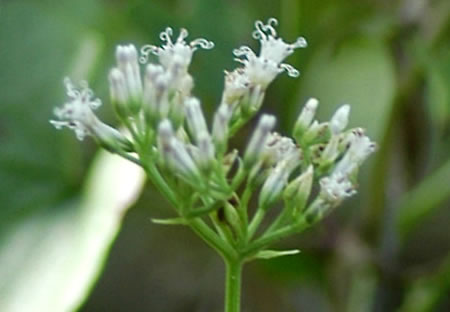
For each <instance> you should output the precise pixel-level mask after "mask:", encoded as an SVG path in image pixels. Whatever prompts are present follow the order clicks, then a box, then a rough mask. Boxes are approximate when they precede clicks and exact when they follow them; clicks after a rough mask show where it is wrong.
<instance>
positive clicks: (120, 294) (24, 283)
mask: <svg viewBox="0 0 450 312" xmlns="http://www.w3.org/2000/svg"><path fill="white" fill-rule="evenodd" d="M271 16H273V17H276V18H278V20H279V22H280V26H279V28H278V30H279V33H280V35H281V36H282V37H283V38H284V39H285V40H286V41H288V42H292V41H294V40H295V38H296V37H297V36H299V35H302V36H305V37H306V38H307V40H308V43H309V47H308V48H307V49H300V50H299V51H297V52H296V53H295V54H294V55H293V56H291V57H290V58H289V59H288V60H287V62H288V63H290V64H292V65H294V66H295V67H296V68H299V69H300V71H301V76H300V77H299V78H298V79H291V78H289V77H288V76H287V75H281V76H280V77H279V78H278V79H277V80H276V81H275V82H274V83H273V84H272V85H271V86H270V88H269V90H268V93H267V97H266V99H265V104H264V106H263V109H262V110H263V111H265V112H269V113H273V114H276V115H277V116H279V122H278V130H279V131H281V132H282V133H285V134H287V133H289V131H290V130H291V128H292V125H293V123H294V121H295V118H296V115H297V113H298V112H299V111H300V109H301V107H302V105H303V103H304V102H305V100H306V99H307V98H309V97H311V96H314V97H317V98H318V99H319V100H320V103H321V106H320V109H319V117H320V118H321V119H322V120H326V119H328V118H329V117H330V115H331V114H332V112H333V111H334V110H335V109H336V108H337V107H338V106H339V105H341V104H344V103H350V104H351V105H352V112H351V117H350V126H363V127H365V128H366V129H367V133H368V135H369V136H371V137H372V138H373V139H374V140H375V141H377V142H378V144H379V149H378V151H377V153H376V154H375V155H374V156H372V157H371V160H370V161H369V162H368V164H367V165H365V166H364V168H363V170H362V172H361V177H360V178H361V179H360V189H359V194H358V195H357V196H355V197H354V198H352V199H351V200H348V201H346V202H345V203H344V204H343V205H342V207H340V208H339V209H338V210H337V211H335V212H334V213H333V214H332V215H331V216H329V217H328V218H327V219H326V220H325V221H324V222H323V223H322V224H320V225H318V226H316V227H314V228H313V229H311V230H308V231H307V232H306V233H304V234H301V235H297V236H295V237H292V238H291V239H289V240H287V241H283V242H282V243H281V244H280V245H279V246H277V247H279V248H281V247H286V248H299V249H301V251H302V252H301V253H300V254H299V255H296V256H291V257H285V258H280V259H276V260H270V261H258V262H254V263H252V264H250V265H248V266H246V269H245V272H244V286H243V306H244V310H243V311H258V312H265V311H319V312H320V311H349V312H353V311H355V312H357V311H403V312H410V311H412V312H415V311H418V312H419V311H448V310H450V300H449V296H448V293H449V292H450V252H449V251H450V235H449V230H448V229H449V221H450V208H449V207H450V201H449V198H450V157H449V156H450V3H449V2H448V1H446V0H440V1H439V0H435V1H426V0H409V1H407V0H404V1H388V0H378V1H375V0H341V1H335V0H334V1H333V0H323V1H314V0H305V1H300V0H298V1H295V0H284V1H268V0H265V1H262V0H259V1H257V0H252V1H239V0H228V1H225V0H223V1H219V0H193V1H188V0H178V1H175V0H172V1H163V0H159V1H138V0H130V1H119V0H109V1H106V0H103V1H99V0H77V1H68V0H61V1H50V0H40V1H32V0H29V1H25V0H14V1H7V0H2V1H1V2H0V311H39V312H40V311H66V310H68V309H70V307H69V306H66V305H64V304H59V303H56V302H57V301H58V300H57V298H59V297H61V296H63V294H65V293H70V292H73V291H74V285H75V284H73V283H69V282H68V276H85V277H86V278H85V279H84V280H82V281H78V282H76V286H77V287H80V289H84V290H83V291H80V295H79V296H77V297H76V298H77V299H76V300H75V303H73V305H72V306H71V307H74V306H75V307H76V306H78V305H79V304H80V307H79V310H80V311H86V312H87V311H207V312H210V311H220V310H221V309H222V308H221V307H222V301H223V293H222V291H223V289H222V288H223V285H222V284H223V264H222V263H221V260H220V259H219V257H217V256H216V255H215V254H214V253H213V252H212V251H211V250H209V249H208V248H207V247H206V246H205V245H204V244H203V243H202V242H201V241H200V240H198V239H197V238H196V237H195V236H194V235H193V234H192V233H191V232H190V231H189V230H188V229H186V228H181V227H180V228H178V227H165V226H160V225H155V224H152V223H151V222H150V219H151V218H157V217H167V216H171V212H170V210H169V209H168V208H169V207H168V203H167V202H166V201H165V200H164V199H163V198H162V197H161V196H160V195H159V194H157V193H156V192H155V191H154V190H153V188H152V186H151V185H147V187H145V188H144V190H143V192H142V194H141V196H140V198H139V200H138V201H137V202H136V204H134V205H133V206H132V207H130V210H128V211H127V213H121V214H117V213H116V211H112V210H108V209H104V210H102V211H103V212H102V213H103V214H102V215H101V216H102V218H100V219H99V218H98V211H99V210H101V208H99V207H106V206H105V205H107V204H108V201H107V200H106V201H105V198H106V197H108V191H109V192H111V191H112V190H113V186H111V189H109V184H108V182H107V181H108V180H106V182H104V183H105V185H102V187H103V188H102V189H101V190H98V185H96V184H95V183H94V182H92V181H96V180H95V178H90V179H86V176H87V175H88V173H89V172H90V171H91V172H92V170H94V172H95V168H97V167H98V166H99V163H101V161H97V162H95V163H94V165H92V159H93V157H94V156H95V154H96V153H97V147H96V146H95V144H94V143H93V142H92V141H91V140H85V141H83V142H82V143H80V142H79V141H77V140H76V138H75V136H74V135H73V134H72V133H69V131H67V130H66V131H63V132H61V131H56V130H55V129H54V128H52V127H51V125H50V124H49V122H48V120H49V119H50V118H51V116H52V109H53V107H55V106H58V105H60V104H62V103H63V102H64V100H65V94H64V87H63V84H62V80H63V78H64V77H65V76H66V75H70V76H71V77H72V78H74V80H78V79H87V80H89V82H90V85H91V86H92V88H93V89H94V90H95V92H96V94H97V95H98V96H99V97H100V98H102V99H103V102H104V105H103V106H102V107H101V108H100V110H99V115H100V116H101V118H102V119H103V120H105V121H106V122H108V123H110V124H113V125H114V124H116V122H115V119H114V116H113V112H112V109H111V107H110V105H109V101H108V94H109V92H108V85H107V74H108V71H109V68H110V67H111V66H113V64H114V49H115V46H116V45H117V44H124V43H134V44H135V45H137V46H141V45H143V44H146V43H152V44H159V32H160V31H162V30H163V29H164V28H165V27H166V26H169V25H170V26H172V27H173V28H174V29H178V28H179V27H186V28H187V29H188V30H189V31H190V37H189V38H190V39H194V38H197V37H205V38H208V39H210V40H212V41H214V42H215V44H216V46H215V48H214V49H213V50H211V51H198V52H197V53H196V54H195V57H194V62H193V64H192V66H191V68H190V72H191V73H192V75H193V76H194V78H195V84H196V86H195V89H194V93H195V94H196V95H197V96H198V97H200V98H201V99H202V104H203V106H204V107H205V109H206V111H207V114H208V115H209V117H210V116H211V115H212V113H213V111H214V109H215V107H216V105H217V104H218V102H219V100H220V95H221V90H222V86H223V70H231V69H233V68H234V67H235V66H237V64H236V63H234V62H233V56H232V53H231V52H232V49H233V48H236V47H238V46H240V45H242V44H248V45H250V46H251V47H253V48H257V47H258V44H257V42H256V41H255V40H253V39H252V38H251V32H252V30H253V23H254V21H255V20H257V19H262V20H266V19H267V18H269V17H271ZM175 33H177V32H176V31H175ZM252 127H253V124H252V123H251V124H250V125H249V126H248V127H246V128H245V129H244V130H243V133H242V135H241V136H238V137H237V139H236V140H235V141H234V142H233V145H234V146H237V147H242V146H243V145H244V144H245V142H246V140H245V138H246V137H247V136H246V134H248V133H249V132H250V131H251V129H252ZM90 168H92V169H90ZM90 176H91V177H92V176H94V177H95V174H92V173H91V174H90ZM86 181H87V182H86ZM89 181H90V182H89ZM122 183H125V184H127V181H122ZM116 187H119V188H120V185H118V186H116ZM94 193H95V194H103V195H102V196H100V197H98V198H97V197H95V196H92V195H91V194H94ZM86 198H88V199H86ZM92 198H94V199H95V200H94V199H92ZM90 205H91V206H92V207H91V206H90ZM86 207H90V208H86ZM108 207H109V206H108ZM123 209H125V208H123ZM96 218H97V219H96ZM103 218H104V219H103ZM109 218H112V219H111V220H114V222H111V223H108V222H107V221H106V220H110V219H109ZM93 219H95V220H96V222H97V221H98V220H100V221H99V222H98V223H95V222H92V220H93ZM101 220H105V225H104V226H103V224H102V221H101ZM122 222H123V224H122V225H121V223H122ZM119 229H120V232H118V231H119ZM117 233H118V236H117V238H116V240H115V242H114V244H113V245H112V248H111V249H110V250H109V255H108V254H107V253H108V248H109V246H110V244H111V243H112V241H113V240H114V239H115V237H116V234H117ZM94 237H95V238H94ZM97 243H98V245H95V244H97ZM92 246H97V247H98V248H97V247H96V248H94V251H92V250H90V251H89V252H87V251H86V250H88V249H89V247H92ZM91 249H92V248H91ZM106 256H107V258H106V260H105V257H106ZM80 263H91V265H92V266H93V267H95V268H94V269H92V270H87V269H86V267H85V266H84V264H83V265H80ZM99 273H101V274H100V275H99ZM97 276H99V279H98V281H97V282H96V284H91V283H92V282H93V281H94V280H95V278H96V277H97ZM90 287H91V290H92V292H91V293H90V295H88V296H85V293H88V292H89V291H88V290H89V289H90ZM75 288H76V287H75ZM11 298H15V299H14V300H18V301H20V302H21V306H22V308H18V309H16V310H13V309H12V308H10V307H11V306H8V302H10V301H12V299H11ZM2 304H3V306H2ZM2 307H3V308H2ZM24 307H25V310H24ZM21 309H22V310H21Z"/></svg>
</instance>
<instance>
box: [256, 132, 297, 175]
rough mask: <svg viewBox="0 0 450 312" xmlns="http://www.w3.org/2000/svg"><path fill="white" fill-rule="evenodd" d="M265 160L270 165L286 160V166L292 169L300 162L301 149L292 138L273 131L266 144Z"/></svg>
mask: <svg viewBox="0 0 450 312" xmlns="http://www.w3.org/2000/svg"><path fill="white" fill-rule="evenodd" d="M263 154H264V156H263V157H264V160H265V161H266V163H267V164H268V165H269V166H272V165H276V164H278V163H280V162H281V161H286V167H287V168H289V171H292V170H293V169H295V168H296V167H297V166H298V165H299V164H300V156H301V151H300V149H299V148H298V147H297V146H296V145H295V143H294V141H293V140H292V139H291V138H288V137H284V136H281V135H280V134H279V133H277V132H272V133H270V134H269V137H268V139H267V141H266V144H265V145H264V150H263Z"/></svg>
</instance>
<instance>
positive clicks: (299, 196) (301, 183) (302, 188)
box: [283, 165, 314, 215]
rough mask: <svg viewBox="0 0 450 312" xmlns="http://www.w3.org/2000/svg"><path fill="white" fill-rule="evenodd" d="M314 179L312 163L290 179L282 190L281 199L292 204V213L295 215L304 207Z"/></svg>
mask: <svg viewBox="0 0 450 312" xmlns="http://www.w3.org/2000/svg"><path fill="white" fill-rule="evenodd" d="M313 179H314V168H313V166H312V165H310V166H309V167H308V169H306V171H305V172H303V173H302V174H301V175H300V176H298V177H297V178H296V179H294V180H293V181H291V182H290V183H289V184H288V186H287V187H286V189H285V190H284V192H283V199H284V200H285V201H286V202H287V203H288V204H291V205H293V207H294V210H293V214H294V215H297V214H298V213H300V212H302V210H303V209H304V208H305V205H306V202H307V201H308V198H309V195H310V193H311V188H312V183H313Z"/></svg>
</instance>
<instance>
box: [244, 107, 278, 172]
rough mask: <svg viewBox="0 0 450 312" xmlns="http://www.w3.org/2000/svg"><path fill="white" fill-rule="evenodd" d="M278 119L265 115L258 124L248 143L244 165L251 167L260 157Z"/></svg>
mask: <svg viewBox="0 0 450 312" xmlns="http://www.w3.org/2000/svg"><path fill="white" fill-rule="evenodd" d="M275 122H276V119H275V117H274V116H270V115H263V116H262V117H261V118H260V120H259V122H258V125H257V127H256V129H255V131H254V132H253V135H252V137H251V139H250V142H249V143H248V146H247V150H246V151H245V155H244V165H245V166H246V167H248V168H249V167H251V166H252V165H253V164H254V163H255V162H256V161H257V160H258V159H259V157H260V155H261V152H262V150H263V149H264V144H265V143H266V140H267V138H268V137H269V133H270V131H272V129H273V127H274V126H275Z"/></svg>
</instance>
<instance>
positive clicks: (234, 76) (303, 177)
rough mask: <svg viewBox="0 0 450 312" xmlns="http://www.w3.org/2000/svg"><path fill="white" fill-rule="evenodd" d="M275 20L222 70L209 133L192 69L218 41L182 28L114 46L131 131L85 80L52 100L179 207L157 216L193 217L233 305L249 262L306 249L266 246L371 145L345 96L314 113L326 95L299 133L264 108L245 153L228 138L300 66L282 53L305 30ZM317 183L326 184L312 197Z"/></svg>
mask: <svg viewBox="0 0 450 312" xmlns="http://www.w3.org/2000/svg"><path fill="white" fill-rule="evenodd" d="M276 24H277V21H276V19H274V18H271V19H269V20H268V22H267V24H264V23H263V22H261V21H257V22H256V23H255V27H256V30H255V31H254V32H253V37H254V38H255V39H257V40H259V41H260V44H261V50H260V53H259V55H257V54H256V53H255V52H253V51H252V50H251V49H250V48H249V47H247V46H242V47H240V48H239V49H236V50H234V51H233V53H234V55H235V56H236V57H237V59H236V60H237V61H238V62H240V63H242V64H243V66H242V67H239V68H236V69H234V70H233V71H231V72H225V88H224V91H223V94H222V99H221V103H220V105H219V107H218V109H217V111H216V113H215V114H214V120H213V124H212V129H211V131H210V130H209V128H208V125H207V122H206V121H205V118H204V115H203V112H202V109H201V104H200V101H199V100H198V99H197V98H195V97H193V96H192V95H191V91H192V88H193V85H194V84H193V79H192V77H191V75H190V74H189V72H188V68H189V65H190V63H191V60H192V56H193V54H194V52H195V51H196V50H197V49H198V48H202V49H211V48H213V46H214V44H213V43H212V42H210V41H208V40H206V39H196V40H194V41H191V42H190V43H188V42H186V38H187V36H188V32H187V30H185V29H181V30H180V33H179V35H178V38H177V39H176V40H174V41H173V40H172V35H173V31H172V29H171V28H167V29H166V30H165V31H164V32H162V33H161V35H160V38H161V40H162V41H164V45H163V46H162V47H157V46H153V45H146V46H144V47H142V49H141V56H140V57H139V56H138V52H137V50H136V48H135V47H134V46H133V45H128V46H118V47H117V50H116V58H117V67H115V68H113V69H112V70H111V72H110V75H109V81H110V90H111V101H112V103H113V105H114V108H115V110H116V113H117V116H118V117H119V119H120V120H121V122H122V123H123V124H124V125H125V127H126V128H127V130H128V131H127V134H122V133H120V132H119V131H117V130H116V129H114V128H112V127H110V126H108V125H106V124H104V123H103V122H101V121H100V120H99V119H98V118H97V117H96V115H95V114H94V112H93V111H94V110H95V109H96V108H98V106H100V104H101V102H100V100H98V99H94V96H93V93H92V91H91V90H90V89H89V88H88V86H87V83H82V84H81V85H80V88H79V89H77V88H75V86H74V85H73V84H72V83H71V82H70V80H68V79H66V80H65V81H64V83H65V85H66V88H67V95H68V97H69V101H68V102H67V103H66V104H65V105H64V106H63V107H62V108H57V109H55V115H56V117H58V120H57V121H51V122H52V123H53V124H54V125H55V126H56V127H57V128H60V127H62V126H67V127H69V128H72V129H74V130H75V133H76V135H77V137H78V139H80V140H82V139H83V138H84V137H85V136H86V135H90V136H92V137H94V138H95V139H96V140H97V141H98V142H99V143H100V144H101V145H102V146H103V147H105V148H107V149H108V150H109V151H111V152H113V153H116V154H118V155H121V156H123V157H125V158H127V159H129V160H131V161H133V162H135V163H136V164H138V165H140V166H142V168H144V170H145V171H146V173H147V175H148V177H149V179H150V180H151V181H152V182H153V184H154V185H155V186H156V187H157V188H158V189H159V190H160V191H161V193H162V194H163V195H164V196H165V197H166V198H167V199H168V200H169V201H170V202H171V204H172V205H173V207H174V209H175V211H176V213H177V214H178V216H177V217H176V218H173V219H167V220H154V221H155V222H156V223H162V224H183V225H187V226H189V227H191V228H192V229H193V230H194V231H195V232H196V233H197V234H198V235H199V236H200V237H201V238H202V239H203V240H205V241H206V242H207V243H208V244H209V245H210V246H211V247H213V248H214V249H215V250H216V251H217V252H218V253H219V254H220V255H221V256H222V257H223V259H224V261H225V263H226V266H227V280H226V296H225V310H226V311H239V309H240V277H241V270H242V265H243V264H244V263H245V262H248V261H250V260H252V259H255V258H272V257H276V256H282V255H286V254H293V253H296V252H298V251H297V250H293V251H273V250H267V248H268V247H269V246H270V245H271V244H272V243H274V242H275V241H277V240H279V239H281V238H283V237H286V236H288V235H292V234H294V233H297V232H300V231H302V230H304V229H305V228H306V227H308V226H310V225H312V224H314V223H315V222H317V221H319V220H321V219H322V218H323V217H324V216H325V215H327V214H328V213H329V212H330V211H332V209H333V208H335V207H336V206H338V205H339V204H340V203H341V202H342V200H343V199H345V198H347V197H350V196H352V195H354V194H355V193H356V190H355V189H356V184H357V183H356V178H357V177H356V176H357V171H358V168H359V166H360V165H361V164H362V162H363V161H364V160H365V159H366V158H367V156H369V154H370V153H372V152H373V151H374V149H375V144H374V143H373V142H371V141H370V139H369V138H368V137H367V136H365V134H364V131H363V130H362V129H360V128H357V129H350V130H345V128H346V126H347V122H348V117H349V113H350V106H349V105H343V106H342V107H340V108H339V109H338V110H337V111H336V113H335V114H334V115H333V116H332V117H331V120H330V121H329V122H321V123H320V122H318V121H317V120H315V118H314V117H315V112H316V110H317V106H318V101H317V100H316V99H310V100H308V101H307V103H306V105H305V106H304V108H303V110H302V111H301V113H300V116H299V117H298V119H297V121H296V123H295V126H294V129H293V139H291V138H288V137H283V136H281V135H280V134H278V133H276V132H273V129H274V127H275V121H276V119H275V117H273V116H269V115H263V116H261V118H260V119H259V122H258V124H257V126H256V129H255V131H254V133H253V135H252V136H251V138H250V139H249V142H248V145H247V148H246V150H245V151H244V153H239V152H238V151H237V150H231V151H229V150H228V142H229V140H230V138H231V137H233V136H234V135H235V134H236V132H237V131H238V130H239V129H240V128H241V127H242V126H243V125H244V124H245V123H246V122H247V121H248V120H249V119H251V118H252V117H253V116H254V115H255V114H256V113H257V112H258V111H259V109H260V107H261V104H262V102H263V99H264V94H265V91H266V89H267V87H268V85H269V84H270V83H271V82H272V81H273V80H274V79H275V77H276V76H277V75H278V74H280V73H282V72H283V71H286V72H287V73H288V75H289V76H292V77H296V76H298V75H299V72H298V71H297V70H296V69H295V68H293V67H292V66H291V65H288V64H285V63H282V62H283V61H284V59H285V58H286V57H288V56H289V55H291V54H292V53H293V52H294V50H295V49H297V48H304V47H306V40H305V39H304V38H303V37H299V38H298V39H297V40H296V41H295V42H294V43H291V44H289V43H286V42H284V41H283V39H281V38H279V37H277V33H276V31H275V28H274V26H276ZM150 54H154V55H156V56H157V57H158V59H159V64H153V63H149V64H147V65H146V69H145V73H144V75H143V78H141V71H140V66H139V62H138V61H140V62H141V63H147V62H148V60H149V56H150ZM128 132H129V133H128ZM315 184H318V186H320V189H319V190H318V192H315V193H317V194H316V195H315V197H314V198H310V197H311V193H312V190H313V189H314V185H315ZM258 192H259V194H258V197H256V196H255V193H258ZM252 200H255V201H256V200H257V209H256V211H255V212H254V213H249V204H250V201H252ZM280 202H281V203H283V208H282V209H281V211H280V213H279V215H278V216H277V217H276V219H275V220H264V219H265V215H266V212H267V211H268V210H269V209H270V208H271V207H272V206H274V205H275V204H278V203H280ZM263 221H265V222H263Z"/></svg>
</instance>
